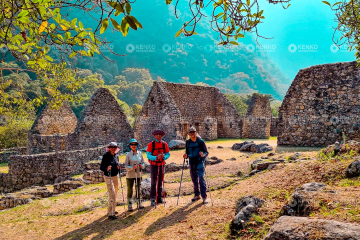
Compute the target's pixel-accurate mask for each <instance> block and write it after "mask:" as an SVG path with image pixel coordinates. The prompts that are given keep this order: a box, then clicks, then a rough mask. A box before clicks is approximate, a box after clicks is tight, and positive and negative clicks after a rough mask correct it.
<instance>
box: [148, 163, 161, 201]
mask: <svg viewBox="0 0 360 240" xmlns="http://www.w3.org/2000/svg"><path fill="white" fill-rule="evenodd" d="M164 167H165V165H162V166H156V165H150V173H151V191H150V198H151V199H153V200H154V199H155V198H156V181H157V177H158V169H160V172H159V181H158V196H157V197H158V199H160V198H162V197H163V188H162V183H163V170H164V169H163V168H164Z"/></svg>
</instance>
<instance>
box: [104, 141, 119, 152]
mask: <svg viewBox="0 0 360 240" xmlns="http://www.w3.org/2000/svg"><path fill="white" fill-rule="evenodd" d="M109 147H116V150H115V153H118V152H119V151H120V147H119V145H118V144H117V143H116V142H111V143H109V144H108V145H107V146H106V152H109V151H110V149H109Z"/></svg>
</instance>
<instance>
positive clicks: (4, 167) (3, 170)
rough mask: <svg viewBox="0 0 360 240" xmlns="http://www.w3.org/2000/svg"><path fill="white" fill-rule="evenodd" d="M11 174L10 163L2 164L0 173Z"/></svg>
mask: <svg viewBox="0 0 360 240" xmlns="http://www.w3.org/2000/svg"><path fill="white" fill-rule="evenodd" d="M8 172H9V163H0V173H8Z"/></svg>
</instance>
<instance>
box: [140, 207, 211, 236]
mask: <svg viewBox="0 0 360 240" xmlns="http://www.w3.org/2000/svg"><path fill="white" fill-rule="evenodd" d="M192 204H193V203H188V204H187V205H186V206H184V207H182V208H179V209H178V210H176V211H175V212H173V213H172V214H170V215H167V216H165V217H163V218H160V219H158V220H157V221H155V222H153V223H152V224H151V225H150V226H149V227H148V228H147V229H146V231H145V235H147V236H149V235H152V234H154V233H155V232H156V231H159V230H161V229H164V228H167V227H170V226H172V225H175V224H176V223H178V222H180V221H182V220H185V219H186V215H188V214H189V213H191V212H193V211H195V210H196V209H198V208H199V207H201V206H204V205H203V204H201V203H200V204H197V205H195V206H193V207H191V208H189V207H190V206H191V205H192Z"/></svg>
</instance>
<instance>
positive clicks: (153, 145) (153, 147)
mask: <svg viewBox="0 0 360 240" xmlns="http://www.w3.org/2000/svg"><path fill="white" fill-rule="evenodd" d="M161 142H162V144H163V150H164V153H165V142H164V141H161ZM160 149H161V148H160ZM154 152H155V140H154V141H152V150H151V155H154Z"/></svg>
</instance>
